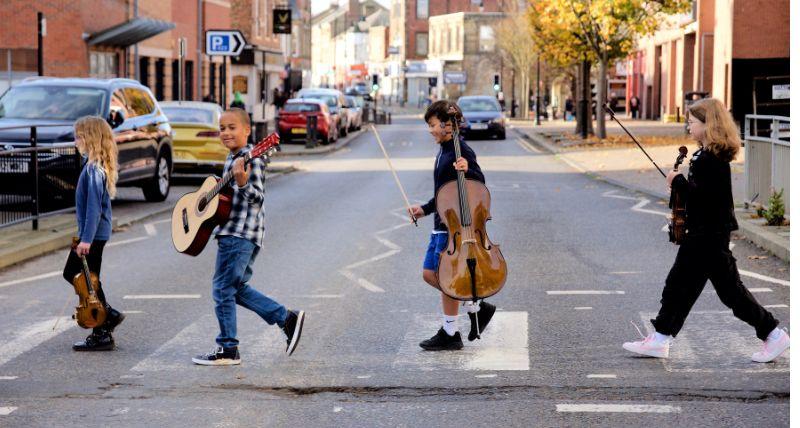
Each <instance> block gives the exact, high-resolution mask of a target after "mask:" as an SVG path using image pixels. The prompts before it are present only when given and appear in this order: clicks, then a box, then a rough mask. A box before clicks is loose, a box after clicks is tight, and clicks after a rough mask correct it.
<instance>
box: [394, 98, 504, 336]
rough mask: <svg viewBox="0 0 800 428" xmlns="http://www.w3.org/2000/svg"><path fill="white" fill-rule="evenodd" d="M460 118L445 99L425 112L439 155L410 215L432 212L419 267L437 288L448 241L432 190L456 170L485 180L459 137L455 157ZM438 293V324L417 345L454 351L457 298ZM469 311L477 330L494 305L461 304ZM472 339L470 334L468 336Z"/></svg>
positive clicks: (451, 178) (437, 187)
mask: <svg viewBox="0 0 800 428" xmlns="http://www.w3.org/2000/svg"><path fill="white" fill-rule="evenodd" d="M462 119H463V117H462V114H461V109H460V108H459V107H458V105H456V103H454V102H452V101H447V100H441V101H436V102H434V103H432V104H431V105H430V106H429V107H428V109H427V111H426V112H425V122H426V123H427V124H428V131H429V132H430V133H431V135H432V136H433V139H434V142H435V143H436V144H438V145H439V146H440V149H439V154H438V155H437V156H436V163H435V165H434V170H433V181H434V197H433V198H431V200H430V201H428V203H426V204H424V205H414V206H412V207H411V208H410V209H409V210H410V214H411V215H412V216H414V218H421V217H424V216H426V215H429V214H431V213H433V214H434V219H433V222H434V227H433V231H432V232H431V236H430V242H429V244H428V250H427V253H426V254H425V261H424V262H423V266H422V278H423V280H425V282H426V283H428V284H429V285H431V286H432V287H434V288H436V289H440V287H439V278H438V274H437V270H438V267H439V259H440V253H441V252H442V251H444V250H445V248H446V247H447V243H448V230H447V227H446V225H445V224H444V223H443V222H442V219H441V218H440V216H439V213H438V212H437V211H436V191H438V190H439V188H440V187H441V186H442V185H444V184H445V183H447V182H449V181H453V180H456V176H457V171H463V172H464V173H465V175H466V177H467V178H470V179H473V180H477V181H480V182H481V183H484V182H485V179H484V177H483V172H482V171H481V167H480V166H479V165H478V162H477V159H476V157H475V152H474V151H472V149H471V148H470V147H469V146H468V145H467V144H466V143H465V142H464V141H463V139H462V138H459V141H458V142H457V144H459V145H460V149H461V154H462V156H461V157H459V158H458V159H456V156H455V144H456V142H455V141H454V140H453V125H452V122H453V120H456V121H458V122H461V121H462ZM441 295H442V312H443V316H442V327H441V328H440V329H439V331H438V332H437V333H436V334H435V335H434V336H433V337H431V338H430V339H427V340H424V341H422V342H421V343H420V344H419V346H420V347H422V348H423V349H425V350H427V351H443V350H458V349H461V348H463V347H464V343H463V342H462V341H461V333H459V331H458V306H459V301H458V300H456V299H453V298H452V297H450V296H448V295H447V294H445V293H444V292H442V293H441ZM465 306H467V310H468V312H470V313H475V312H477V320H478V326H477V327H478V331H483V329H484V328H486V326H487V325H488V324H489V321H490V320H491V319H492V316H493V315H494V312H495V307H494V306H493V305H491V304H489V303H486V302H485V301H481V302H480V304H479V305H478V304H475V303H473V302H470V303H468V304H465ZM470 340H472V336H470Z"/></svg>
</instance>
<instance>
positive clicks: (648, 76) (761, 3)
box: [626, 0, 789, 123]
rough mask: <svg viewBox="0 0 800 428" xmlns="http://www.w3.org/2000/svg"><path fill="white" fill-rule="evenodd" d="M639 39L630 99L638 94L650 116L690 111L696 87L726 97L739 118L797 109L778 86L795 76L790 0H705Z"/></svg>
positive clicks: (631, 68) (629, 80)
mask: <svg viewBox="0 0 800 428" xmlns="http://www.w3.org/2000/svg"><path fill="white" fill-rule="evenodd" d="M638 46H639V49H638V50H637V52H636V53H634V54H633V55H632V56H631V57H630V58H629V61H628V67H627V72H628V75H627V82H626V83H627V94H626V99H627V100H630V98H631V97H632V96H633V95H636V96H637V97H638V98H639V99H640V100H641V103H642V108H643V111H642V114H643V117H645V118H649V119H659V120H664V121H672V120H677V119H683V117H684V115H685V110H686V107H685V104H684V98H685V97H686V96H687V94H690V93H692V92H702V93H707V94H708V95H709V96H713V97H715V98H718V99H719V100H721V101H722V102H723V103H724V104H725V105H726V106H727V107H728V109H730V111H731V112H732V113H733V116H734V119H736V120H737V121H738V122H739V123H742V121H743V120H744V116H745V115H746V114H750V113H754V112H757V113H759V114H777V115H784V116H788V115H789V99H788V96H787V98H784V96H786V95H784V93H783V91H780V90H778V91H773V87H781V86H783V85H788V83H789V0H697V1H695V2H694V4H693V7H692V11H691V12H690V13H688V14H686V15H681V16H674V17H671V18H670V19H669V20H668V21H667V22H665V24H664V26H663V28H662V29H661V30H660V31H658V32H657V33H656V34H654V35H653V36H650V37H646V38H644V39H642V40H640V41H639V44H638Z"/></svg>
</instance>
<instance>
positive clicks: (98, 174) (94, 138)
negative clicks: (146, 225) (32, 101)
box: [63, 116, 125, 351]
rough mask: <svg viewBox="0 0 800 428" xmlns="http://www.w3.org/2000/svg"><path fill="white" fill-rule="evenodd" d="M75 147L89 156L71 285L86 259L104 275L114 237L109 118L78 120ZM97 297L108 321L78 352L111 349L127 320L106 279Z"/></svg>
mask: <svg viewBox="0 0 800 428" xmlns="http://www.w3.org/2000/svg"><path fill="white" fill-rule="evenodd" d="M75 147H76V148H77V149H78V151H79V152H80V153H81V155H83V156H84V157H85V159H86V163H85V164H84V165H83V169H82V170H81V173H80V176H79V177H78V185H77V186H76V188H75V215H76V217H77V220H78V237H77V238H75V239H74V241H75V244H74V246H73V247H72V248H71V249H70V251H69V256H68V257H67V264H66V266H64V272H63V275H64V279H65V280H67V282H69V283H70V284H72V281H73V280H74V278H75V276H76V275H80V274H81V273H82V272H83V260H82V259H81V257H86V262H87V264H88V266H89V271H91V272H92V273H94V274H96V275H97V276H98V278H99V277H100V266H101V264H102V261H103V248H104V247H105V245H106V242H108V240H109V239H110V238H111V197H112V196H114V195H115V194H116V192H117V185H116V184H117V154H118V152H117V144H116V142H115V141H114V134H113V132H112V131H111V126H109V125H108V122H106V121H105V119H102V118H100V117H97V116H85V117H82V118H80V119H78V121H77V122H75ZM97 297H98V298H99V299H100V302H101V303H102V304H103V306H104V307H105V309H106V318H105V321H104V322H103V323H102V324H100V325H99V326H97V327H95V328H93V329H92V334H90V335H89V336H87V337H86V340H84V341H82V342H78V343H75V344H74V345H72V349H74V350H75V351H111V350H113V349H114V338H113V337H112V336H111V333H112V332H113V331H114V328H116V327H117V326H118V325H119V324H120V323H121V322H122V320H124V319H125V315H123V314H122V313H121V312H119V311H118V310H116V309H114V308H112V307H111V305H109V304H108V301H107V300H106V295H105V292H104V290H103V285H102V282H99V283H98V289H97Z"/></svg>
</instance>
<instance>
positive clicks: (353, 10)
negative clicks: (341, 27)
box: [347, 0, 361, 27]
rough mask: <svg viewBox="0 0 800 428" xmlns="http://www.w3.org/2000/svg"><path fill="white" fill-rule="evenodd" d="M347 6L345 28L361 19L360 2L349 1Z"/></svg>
mask: <svg viewBox="0 0 800 428" xmlns="http://www.w3.org/2000/svg"><path fill="white" fill-rule="evenodd" d="M349 1H350V2H349V3H348V6H347V26H348V27H349V26H351V25H353V23H354V22H358V20H359V19H360V18H361V2H360V1H359V0H349Z"/></svg>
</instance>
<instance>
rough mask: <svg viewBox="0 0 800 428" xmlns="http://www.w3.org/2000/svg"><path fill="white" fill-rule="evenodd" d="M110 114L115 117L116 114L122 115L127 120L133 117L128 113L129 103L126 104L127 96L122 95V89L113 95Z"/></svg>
mask: <svg viewBox="0 0 800 428" xmlns="http://www.w3.org/2000/svg"><path fill="white" fill-rule="evenodd" d="M109 112H110V113H111V114H112V115H114V114H116V113H122V117H123V118H124V119H127V118H129V117H131V114H130V112H128V103H127V102H125V94H123V93H122V89H117V90H116V91H114V93H113V94H111V106H110V107H109Z"/></svg>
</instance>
